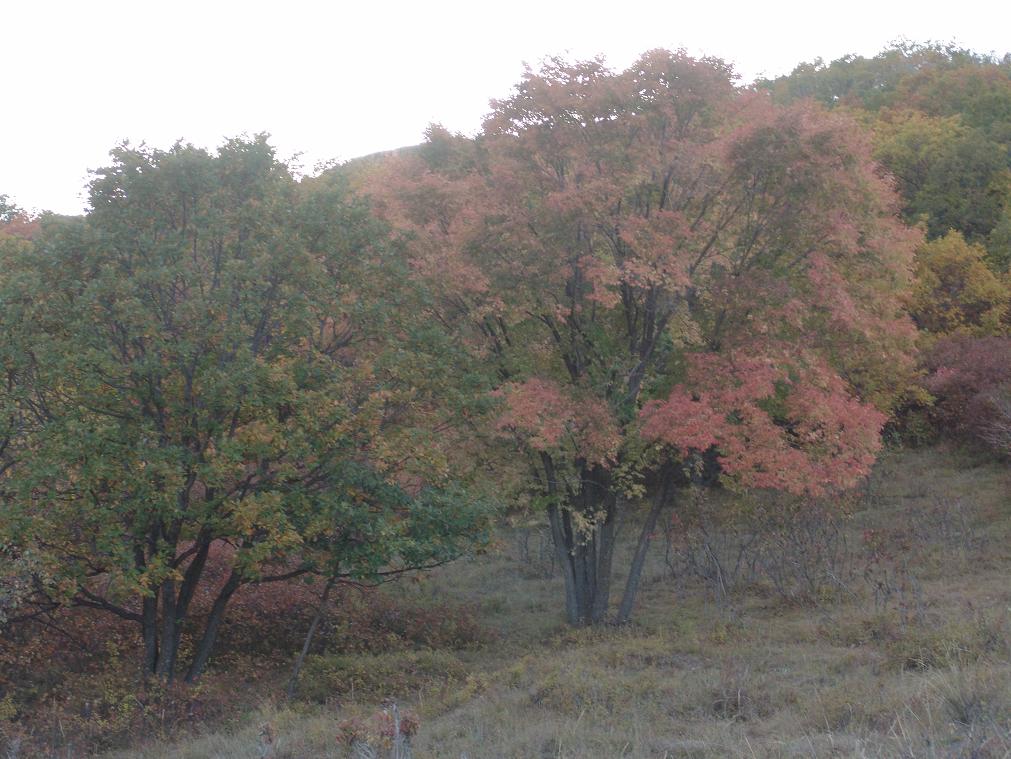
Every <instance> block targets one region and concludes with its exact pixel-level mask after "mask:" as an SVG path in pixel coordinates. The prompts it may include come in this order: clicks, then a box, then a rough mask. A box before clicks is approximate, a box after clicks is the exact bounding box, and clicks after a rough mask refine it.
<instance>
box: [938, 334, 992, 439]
mask: <svg viewBox="0 0 1011 759" xmlns="http://www.w3.org/2000/svg"><path fill="white" fill-rule="evenodd" d="M925 365H926V369H927V372H928V374H927V376H926V378H925V380H924V382H925V385H926V387H927V389H928V390H929V391H930V392H931V393H932V394H933V395H934V396H935V397H936V398H937V401H936V403H935V405H934V414H935V418H936V420H937V422H938V424H939V425H940V426H941V428H942V429H944V430H945V431H946V432H947V433H948V434H950V435H952V436H954V437H959V438H961V439H963V440H967V441H970V442H974V443H977V444H980V443H982V444H986V443H987V442H990V443H992V444H994V445H995V446H996V448H997V450H998V451H999V452H1006V451H1007V449H1006V447H1003V446H1002V445H1001V443H1000V442H999V441H1000V440H1001V436H1000V431H1001V429H1002V425H1003V424H1006V421H1007V417H1006V416H1005V405H1004V404H1005V403H1006V397H1007V393H1008V392H1009V390H1011V338H1008V337H996V336H990V337H978V338H974V337H968V336H953V337H950V338H946V339H944V340H941V341H939V342H938V343H937V344H936V345H935V346H934V347H933V348H932V349H931V350H930V351H929V352H928V353H927V355H926V358H925Z"/></svg>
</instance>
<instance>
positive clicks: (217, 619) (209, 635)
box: [186, 569, 242, 683]
mask: <svg viewBox="0 0 1011 759" xmlns="http://www.w3.org/2000/svg"><path fill="white" fill-rule="evenodd" d="M241 584H242V583H241V580H240V579H239V575H238V574H237V573H236V572H235V570H234V569H233V570H232V573H231V574H230V575H229V576H228V580H227V581H226V582H225V585H224V587H223V588H222V589H221V591H220V592H219V593H218V597H217V598H216V599H214V606H212V607H211V613H210V616H208V617H207V625H206V627H204V634H203V636H202V637H201V638H200V643H199V644H198V645H197V652H196V654H195V655H194V657H193V663H192V664H190V668H189V670H188V671H187V672H186V682H188V683H192V682H193V681H194V680H196V679H197V678H198V677H200V675H202V674H203V672H204V668H205V667H206V666H207V661H208V659H210V658H211V651H212V650H213V649H214V641H215V640H216V639H217V637H218V628H219V627H220V626H221V620H222V619H224V616H225V608H226V607H227V606H228V602H229V600H231V598H232V594H234V593H235V591H236V590H238V588H239V585H241Z"/></svg>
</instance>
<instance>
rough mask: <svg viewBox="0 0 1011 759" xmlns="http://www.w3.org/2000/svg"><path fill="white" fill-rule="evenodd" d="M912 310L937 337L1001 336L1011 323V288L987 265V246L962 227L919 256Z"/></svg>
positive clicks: (920, 324)
mask: <svg viewBox="0 0 1011 759" xmlns="http://www.w3.org/2000/svg"><path fill="white" fill-rule="evenodd" d="M916 264H917V277H916V286H915V288H914V290H913V292H912V295H911V299H910V304H909V313H910V316H912V317H913V321H915V322H916V325H917V326H918V327H919V328H920V329H921V330H924V331H925V332H928V333H930V334H931V335H934V336H943V335H949V334H953V333H959V332H961V333H964V334H975V335H996V334H1001V333H1002V332H1005V331H1007V329H1008V327H1009V326H1011V314H1009V311H1011V290H1009V289H1008V286H1007V285H1006V284H1005V283H1004V282H1002V281H1001V280H1000V279H998V277H997V276H996V275H995V274H994V273H993V271H991V270H990V269H989V268H988V267H987V265H986V250H985V249H984V248H983V247H982V246H979V245H970V244H969V243H967V242H966V241H965V238H964V237H962V235H961V234H960V233H958V232H955V231H952V232H949V233H948V234H947V235H945V236H944V237H942V238H940V239H938V240H933V241H931V242H928V243H926V244H924V245H923V246H922V247H921V248H920V249H919V251H918V252H917V256H916Z"/></svg>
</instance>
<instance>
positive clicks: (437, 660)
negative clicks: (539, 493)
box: [107, 448, 1011, 759]
mask: <svg viewBox="0 0 1011 759" xmlns="http://www.w3.org/2000/svg"><path fill="white" fill-rule="evenodd" d="M1009 490H1011V473H1009V471H1008V470H1007V468H1006V467H1001V466H999V465H994V464H986V463H980V462H978V461H976V460H974V459H973V457H971V456H969V455H967V454H964V453H959V452H957V451H953V450H950V449H947V448H935V449H930V450H926V451H918V452H902V453H892V454H890V455H888V456H886V457H885V458H884V459H883V461H882V462H881V463H880V464H879V465H878V467H877V469H876V470H875V472H874V476H873V478H872V481H871V483H870V485H869V487H868V489H867V490H866V491H865V492H864V493H863V494H862V496H861V498H860V499H859V501H858V502H856V503H855V504H853V506H852V509H853V511H852V515H851V516H850V517H849V518H847V519H846V520H844V522H843V526H842V527H841V532H840V534H839V535H836V536H835V537H832V538H829V537H828V536H826V535H823V536H822V538H821V539H820V540H819V539H815V538H812V537H811V536H810V535H809V536H808V539H805V538H804V537H803V536H802V535H801V532H802V531H801V530H799V529H798V532H797V534H796V535H795V536H794V537H795V538H796V541H795V542H793V543H792V545H793V546H794V549H793V552H792V553H791V549H789V548H788V547H787V546H789V545H790V544H791V543H790V542H789V541H788V542H787V543H778V544H777V545H778V546H779V548H778V549H777V550H779V551H781V552H782V556H783V558H784V560H785V563H786V564H790V565H793V567H794V568H795V569H797V570H800V574H796V573H794V574H792V575H790V577H789V578H787V575H788V574H790V572H789V571H788V572H786V573H784V575H783V577H784V578H786V579H785V581H786V582H787V584H788V585H789V587H793V588H796V589H798V598H796V599H794V600H789V599H787V598H786V597H785V596H784V595H783V594H782V593H780V592H777V591H776V589H775V588H774V587H773V585H772V584H770V582H769V580H768V578H767V577H753V578H750V579H749V578H745V577H744V574H746V573H744V572H742V573H741V577H740V581H739V582H738V583H736V584H731V579H732V578H730V577H728V578H727V579H726V582H727V584H728V591H729V592H728V593H727V594H724V593H723V592H722V591H720V590H719V583H718V582H714V581H710V582H705V581H703V580H701V579H700V578H699V577H698V576H686V575H680V576H679V577H675V578H672V577H671V576H670V573H671V566H670V565H668V564H667V563H666V562H665V561H664V546H663V545H662V543H663V541H662V540H661V541H660V545H658V546H656V550H655V551H654V553H653V555H652V557H651V560H650V566H649V567H648V569H647V577H648V579H647V589H646V591H645V592H644V594H643V598H642V606H641V609H640V611H639V614H638V616H637V621H636V623H635V624H634V626H632V627H629V628H624V629H602V630H591V631H574V630H570V629H568V628H567V627H566V626H565V625H564V623H563V618H562V614H561V610H560V609H558V606H557V600H558V598H559V581H558V578H557V577H548V576H547V575H548V574H549V569H550V561H549V560H546V559H545V556H544V555H543V554H541V552H540V546H541V543H540V540H541V538H540V537H539V536H538V535H539V534H538V532H537V531H536V529H534V530H533V532H531V533H530V534H529V535H527V534H526V531H529V530H530V529H532V528H516V529H514V530H512V531H507V532H503V533H502V534H501V535H500V539H499V542H498V545H497V546H496V548H495V549H494V550H492V551H491V552H489V553H488V554H487V555H485V556H481V557H477V558H475V559H472V560H468V561H466V562H463V563H458V564H455V565H453V566H451V567H448V568H446V569H444V570H441V571H440V572H439V573H437V574H435V575H433V576H432V577H431V578H430V579H429V580H427V581H425V582H423V583H422V584H420V585H417V586H410V587H407V586H404V587H398V588H396V589H395V590H392V591H391V595H392V597H393V598H396V599H398V600H399V601H400V602H402V603H406V604H408V605H414V604H419V603H420V604H429V605H437V606H438V605H441V604H445V603H447V602H449V603H453V604H464V605H466V606H467V607H469V608H472V609H473V611H474V617H475V620H476V621H477V622H478V623H479V624H480V625H481V626H482V627H485V628H487V629H488V630H490V631H491V632H492V633H493V634H494V638H493V639H491V640H489V641H487V642H484V643H479V644H477V645H467V646H464V647H462V648H452V647H442V648H437V649H429V650H423V651H403V650H401V651H392V652H389V653H384V654H378V655H351V656H343V657H334V656H329V657H328V656H326V655H324V656H323V657H321V658H319V659H317V660H316V662H315V664H314V665H312V666H310V668H309V671H308V672H307V675H308V677H307V679H306V681H305V682H304V683H303V686H302V689H303V693H311V694H312V695H313V696H314V697H316V698H324V699H326V700H327V703H326V704H316V705H313V704H312V703H311V702H309V703H307V702H301V701H300V702H297V703H294V704H289V705H284V704H283V701H281V700H279V693H278V691H277V690H276V689H275V688H272V687H264V686H262V685H258V686H257V689H256V690H249V691H246V693H247V694H248V696H249V701H250V706H256V707H257V708H256V710H255V711H254V712H253V713H252V714H249V715H247V716H244V717H243V718H241V719H240V720H239V721H238V723H236V724H235V725H234V726H233V727H232V728H229V729H228V730H224V729H222V728H220V727H215V726H208V727H206V728H204V730H208V732H206V733H205V734H203V735H201V736H199V737H194V738H191V739H188V740H184V741H182V742H181V743H177V744H174V745H171V746H168V747H164V748H153V747H152V748H148V749H146V750H140V749H132V750H130V751H128V752H125V753H113V754H109V755H108V756H107V759H126V758H127V757H140V758H142V759H168V758H169V757H172V758H173V759H198V758H200V759H203V758H207V759H210V758H211V757H213V758H214V759H233V758H234V759H239V758H240V757H242V758H243V759H245V758H246V757H250V756H259V755H263V754H260V753H258V752H259V751H260V750H261V746H262V743H261V739H260V738H259V735H260V734H261V732H262V725H264V724H269V725H270V728H271V730H272V732H273V733H274V734H275V735H276V744H275V750H274V753H272V754H271V753H267V754H265V755H268V756H274V757H277V759H281V758H282V757H290V758H291V759H295V758H296V757H299V758H306V759H308V758H309V757H312V758H313V759H315V758H317V757H318V758H319V759H322V758H323V757H338V756H344V755H346V754H345V753H344V746H342V745H341V744H339V743H338V740H337V736H338V734H339V732H340V730H341V725H342V724H344V725H345V726H346V724H347V723H346V720H347V719H349V718H350V717H351V716H352V715H364V716H366V717H367V715H369V714H371V713H372V712H373V711H374V710H375V709H377V708H378V707H379V706H380V704H381V702H382V701H383V699H384V698H387V697H392V698H395V699H397V701H398V703H399V704H400V707H401V708H402V709H404V710H413V711H415V712H416V713H417V715H418V717H419V719H420V729H419V731H418V734H417V736H416V738H415V740H414V756H415V757H417V758H420V757H452V759H458V757H463V756H466V757H470V759H479V758H483V757H537V756H543V757H589V756H593V757H664V756H666V757H731V756H733V757H756V756H757V757H956V756H957V757H1005V756H1007V755H1008V753H1009V752H1011V721H1009V720H1011V588H1009V585H1008V582H1007V578H1008V574H1009V571H1011V554H1009V552H1008V545H1009V543H1008V538H1009V537H1011V503H1009V501H1008V492H1009ZM709 527H710V529H712V525H709ZM721 535H722V536H723V537H722V538H721ZM726 535H727V533H726V531H724V532H722V533H717V532H715V531H713V532H711V538H712V541H713V542H712V545H713V546H717V547H719V546H722V547H723V549H724V550H726V549H728V548H730V547H731V541H730V540H729V539H728V538H727V537H726ZM843 536H844V537H845V541H842V540H841V538H842V537H843ZM766 539H771V538H769V536H766ZM843 543H845V545H843ZM805 546H806V548H805ZM819 549H823V550H825V551H826V553H833V554H834V558H833V559H832V560H831V561H824V560H821V559H816V558H815V557H814V555H813V553H814V551H816V550H819ZM672 550H673V552H674V555H675V556H680V559H681V560H682V561H683V559H684V556H685V552H684V548H683V546H682V548H681V549H680V550H679V549H678V548H677V547H676V546H675V547H672ZM671 563H672V564H673V566H674V567H680V568H681V569H684V567H685V565H684V563H680V564H679V563H678V560H677V559H675V560H674V561H672V562H671ZM827 569H831V570H832V571H833V573H834V575H835V577H834V578H833V579H829V578H828V577H827V575H826V574H825V571H826V570H827ZM804 571H807V572H808V573H809V576H810V577H811V578H812V579H813V580H814V583H815V587H816V588H817V589H818V592H819V593H820V594H821V596H820V597H814V598H812V597H806V598H801V597H799V594H800V591H801V590H803V587H802V586H804V585H805V582H806V581H805V580H802V579H800V576H801V574H803V572H804ZM819 573H821V574H819ZM835 579H837V580H838V581H839V582H838V583H836V582H835V581H834V580H835ZM338 613H339V612H338ZM350 673H355V674H354V678H355V679H356V681H357V683H358V686H357V688H355V689H354V691H352V690H351V688H352V686H349V684H348V677H349V676H350ZM278 674H279V675H280V674H281V673H278ZM313 678H316V679H313ZM219 731H220V732H219Z"/></svg>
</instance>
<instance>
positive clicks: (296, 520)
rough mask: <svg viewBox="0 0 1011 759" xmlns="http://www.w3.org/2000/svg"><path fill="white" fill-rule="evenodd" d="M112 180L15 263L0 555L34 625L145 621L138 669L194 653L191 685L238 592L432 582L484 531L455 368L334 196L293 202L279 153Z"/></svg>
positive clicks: (185, 164) (148, 165) (113, 169)
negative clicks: (46, 614)
mask: <svg viewBox="0 0 1011 759" xmlns="http://www.w3.org/2000/svg"><path fill="white" fill-rule="evenodd" d="M112 158H113V162H112V164H111V165H110V166H109V167H107V168H104V169H101V170H99V171H98V172H96V175H95V179H94V181H93V182H92V184H91V194H90V201H91V210H90V211H89V212H88V213H87V215H86V216H85V217H84V218H81V219H73V220H67V219H63V220H60V219H51V220H50V222H49V223H47V224H46V225H45V226H44V230H43V233H42V234H41V235H40V236H39V238H38V239H37V240H36V243H35V244H34V245H33V246H32V247H30V248H29V249H24V248H23V247H22V248H19V249H18V250H17V251H8V253H9V254H8V255H5V258H4V261H3V267H4V274H3V282H2V292H0V297H2V306H3V308H2V324H0V328H2V329H3V331H4V338H5V339H4V344H3V349H2V355H3V365H4V369H5V377H6V379H7V383H6V385H5V387H4V390H3V395H2V398H0V401H2V403H3V412H4V419H3V421H4V425H5V426H4V432H5V434H6V439H7V440H8V441H10V443H11V444H10V446H9V447H8V449H5V450H6V451H7V452H8V453H9V454H10V455H9V456H8V463H7V465H6V466H7V468H6V469H5V471H4V472H3V478H2V480H0V485H2V491H3V501H2V506H0V509H2V519H0V549H3V551H4V555H5V556H6V557H7V558H8V559H11V560H13V559H17V560H18V561H20V563H21V565H25V566H28V564H27V562H28V561H29V559H30V561H31V572H30V574H31V578H32V581H31V587H30V590H31V593H30V595H31V598H30V599H28V600H29V601H30V602H31V603H33V604H34V605H35V607H36V608H37V609H46V608H52V607H54V606H57V605H74V606H80V607H87V608H92V609H95V610H98V611H101V612H108V613H110V614H114V615H118V616H119V617H122V618H124V619H127V620H131V621H133V622H136V623H137V625H138V629H139V632H140V633H141V638H142V640H143V654H142V660H143V670H144V672H145V673H148V674H156V675H158V676H160V677H161V678H164V679H165V680H171V679H172V678H173V676H174V675H175V673H176V670H177V667H178V666H179V664H180V663H178V662H177V658H178V656H179V651H180V643H181V641H182V639H183V636H184V635H189V636H190V639H191V640H192V643H193V645H192V651H193V656H192V659H191V660H190V661H189V662H188V668H187V670H186V677H187V679H190V680H192V679H194V678H196V677H198V676H199V675H200V674H201V672H202V671H203V669H204V667H205V666H206V664H207V661H208V658H209V656H210V654H211V651H212V649H213V645H214V642H215V639H216V636H217V631H218V629H219V628H220V625H221V624H222V620H223V619H224V616H225V611H226V609H227V606H228V603H229V601H230V599H231V598H232V597H233V596H234V594H235V593H236V591H237V590H238V589H239V588H240V587H243V586H246V585H250V584H262V583H268V582H281V581H290V580H292V579H294V578H299V577H309V576H317V575H318V576H322V577H325V578H331V579H332V578H340V577H357V578H362V579H370V578H371V579H374V578H378V577H381V576H383V575H385V574H388V573H391V572H399V571H403V570H405V569H407V568H411V567H423V566H428V565H432V564H437V563H440V562H442V561H445V560H448V559H450V558H452V557H453V556H456V555H458V554H459V553H460V552H461V551H462V550H464V548H465V547H466V545H467V544H468V540H469V539H470V538H471V537H472V536H474V535H475V533H476V532H477V531H479V530H481V529H482V525H483V519H484V517H485V515H486V510H485V509H484V507H483V506H481V505H480V504H477V503H475V502H473V501H472V500H471V499H469V498H467V497H466V496H465V494H464V493H463V492H462V491H461V490H460V489H459V488H457V487H455V486H454V485H453V482H452V479H451V477H450V476H449V475H450V472H449V471H448V466H447V463H446V461H445V458H444V456H443V455H442V448H441V446H440V445H438V440H437V436H436V433H437V429H436V428H435V423H436V422H438V423H443V424H445V423H452V414H451V412H449V411H445V406H444V405H443V404H442V400H443V396H444V394H445V392H446V388H445V387H440V386H439V384H438V383H439V382H441V381H444V380H445V379H446V377H445V371H444V370H440V369H439V368H438V367H437V366H436V364H437V363H438V362H442V361H444V359H445V357H446V352H445V351H444V350H443V346H440V345H439V343H438V341H437V340H436V339H435V338H434V337H433V332H432V330H430V329H429V327H428V326H427V325H426V324H424V323H421V322H419V321H417V320H412V319H411V314H412V313H413V312H414V309H413V308H412V307H411V305H410V304H411V302H412V299H413V298H416V297H418V293H416V292H411V291H409V290H408V288H406V287H405V286H403V285H402V284H400V283H403V282H404V281H405V278H404V277H403V270H402V269H403V264H402V262H401V259H400V257H399V256H398V254H397V252H396V250H395V248H394V247H392V246H390V245H388V243H387V241H386V237H385V235H384V233H383V230H382V228H381V227H380V226H379V225H378V224H377V223H376V222H375V221H373V220H372V218H371V217H370V215H369V213H368V209H367V208H366V207H365V206H364V205H363V204H362V203H361V202H360V201H357V200H355V199H354V198H353V197H352V196H351V195H349V194H348V193H347V192H346V190H345V188H344V187H343V186H342V185H341V183H340V181H339V177H338V178H335V177H329V178H326V177H324V178H320V179H317V180H307V181H304V182H302V183H299V182H296V181H295V180H294V178H293V177H292V174H291V172H290V171H289V169H288V168H287V166H286V165H285V164H284V163H282V162H281V161H279V160H278V159H277V158H276V157H275V155H274V151H273V149H272V148H271V147H270V145H269V144H268V143H267V141H266V139H265V138H264V137H262V136H261V137H257V138H253V139H235V140H230V141H228V142H227V143H225V145H224V146H223V147H221V148H220V149H219V150H218V151H217V153H216V154H210V153H207V152H205V151H203V150H200V149H197V148H194V147H191V146H187V145H181V144H179V145H176V146H175V147H173V148H172V149H171V150H168V151H160V150H152V149H148V148H143V147H142V148H131V147H129V146H123V147H121V148H118V149H116V150H115V151H113V154H112ZM218 549H227V550H223V551H218ZM216 551H218V552H219V553H221V554H222V555H225V556H227V557H228V566H227V571H226V573H225V577H224V580H223V582H221V583H220V584H217V585H215V586H213V587H211V586H208V580H207V577H208V574H207V572H206V570H207V567H208V562H209V556H211V555H212V554H213V553H214V552H216ZM22 574H24V573H22ZM21 590H22V593H21V595H22V603H25V602H26V601H25V599H24V598H23V596H24V588H21ZM198 593H202V594H210V596H211V598H212V599H213V600H212V603H211V608H210V611H209V614H208V615H207V617H206V619H205V620H204V621H203V622H202V627H200V628H199V629H198V628H194V627H193V624H192V623H191V607H192V605H193V600H194V597H195V596H196V595H197V594H198ZM279 622H282V621H281V620H279Z"/></svg>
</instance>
